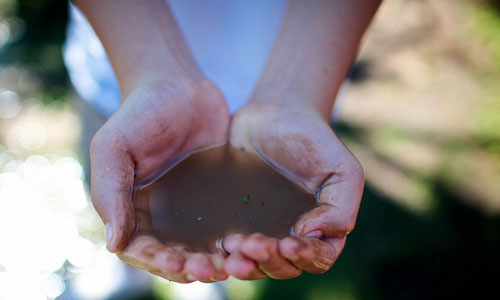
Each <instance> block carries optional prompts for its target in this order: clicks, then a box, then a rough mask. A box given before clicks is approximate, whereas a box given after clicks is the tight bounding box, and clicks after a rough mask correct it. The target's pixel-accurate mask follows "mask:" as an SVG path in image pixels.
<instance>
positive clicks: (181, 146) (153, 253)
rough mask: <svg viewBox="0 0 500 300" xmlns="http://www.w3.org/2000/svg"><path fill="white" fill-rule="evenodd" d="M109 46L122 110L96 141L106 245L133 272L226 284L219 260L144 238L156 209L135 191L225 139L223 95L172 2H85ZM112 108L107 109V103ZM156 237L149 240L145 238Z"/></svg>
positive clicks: (81, 0)
mask: <svg viewBox="0 0 500 300" xmlns="http://www.w3.org/2000/svg"><path fill="white" fill-rule="evenodd" d="M75 4H76V5H77V6H78V7H79V8H80V9H81V10H82V11H83V13H84V14H85V15H86V16H87V18H88V19H89V21H90V23H91V25H92V26H93V28H94V29H95V31H96V33H97V35H98V36H99V38H100V39H101V41H102V43H103V45H104V48H105V49H106V52H107V54H108V57H109V59H110V61H111V64H112V66H113V68H114V71H115V74H116V76H117V79H118V82H119V85H120V89H121V93H122V97H123V101H122V104H121V105H120V107H119V109H118V110H117V111H116V112H115V113H114V114H113V115H112V116H111V118H110V119H109V120H108V121H107V122H106V123H105V124H104V125H103V127H101V129H99V131H98V132H97V133H96V135H95V136H94V138H93V140H92V144H91V149H90V160H91V171H92V174H91V191H92V202H93V203H94V206H95V208H96V210H97V212H98V213H99V215H100V216H101V218H102V220H103V222H104V223H105V225H106V245H107V248H108V249H109V250H110V251H111V252H116V253H117V254H118V256H119V257H120V258H121V259H122V260H123V261H125V262H127V263H129V264H132V265H134V266H137V267H140V268H143V269H146V270H149V271H151V272H153V273H155V274H157V275H160V276H162V277H165V278H167V279H170V280H174V281H178V282H190V281H194V280H201V281H218V280H223V279H225V278H227V275H226V274H225V272H224V271H223V270H222V269H221V267H220V265H221V263H220V262H221V261H222V260H223V257H222V256H221V255H220V254H219V255H215V254H214V255H208V254H199V253H198V254H197V253H189V252H187V251H185V250H184V249H180V248H175V247H166V246H165V245H163V244H161V243H160V242H159V241H158V240H156V239H155V238H154V237H153V236H150V235H148V234H147V233H143V232H138V233H137V234H135V235H134V233H135V231H136V228H137V227H139V228H142V227H143V226H147V224H142V223H141V222H143V221H144V220H145V219H146V218H144V217H142V214H148V213H149V212H148V207H149V205H148V204H147V203H134V202H133V200H132V190H133V184H134V182H136V181H141V180H144V179H146V178H148V177H149V176H151V175H152V174H153V173H154V172H155V171H156V170H158V168H159V167H161V166H162V165H163V164H164V163H165V162H166V161H168V160H169V159H170V158H172V157H173V156H175V155H176V154H178V153H182V152H185V151H190V150H192V149H195V148H199V147H202V146H206V145H209V144H214V143H219V142H221V141H223V140H224V139H225V138H226V135H227V128H228V124H229V114H228V112H227V108H226V104H225V100H224V98H223V96H222V94H221V93H220V91H219V90H218V89H217V88H216V87H215V85H213V84H212V83H211V82H210V81H208V80H207V79H206V78H204V77H203V74H202V73H201V71H200V70H199V68H198V67H197V66H196V64H195V62H194V60H193V57H192V56H191V54H190V52H189V49H188V47H187V45H186V43H185V42H184V40H183V38H182V35H181V33H180V32H179V29H178V28H177V25H176V23H175V21H174V19H173V18H172V15H171V13H170V11H169V9H168V7H167V5H166V4H165V1H164V0H148V1H138V0H106V1H100V0H77V1H75ZM105 100H106V99H103V101H105ZM146 231H147V230H146Z"/></svg>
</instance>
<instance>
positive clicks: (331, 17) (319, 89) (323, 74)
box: [251, 0, 381, 119]
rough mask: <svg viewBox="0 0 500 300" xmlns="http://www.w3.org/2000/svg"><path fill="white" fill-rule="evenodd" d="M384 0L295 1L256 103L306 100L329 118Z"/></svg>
mask: <svg viewBox="0 0 500 300" xmlns="http://www.w3.org/2000/svg"><path fill="white" fill-rule="evenodd" d="M380 1H381V0H332V1H324V0H313V1H301V0H292V1H291V3H290V6H289V9H288V12H287V14H286V17H285V21H284V23H283V25H282V28H281V31H280V33H279V36H278V38H277V41H276V44H275V46H274V49H273V52H272V53H271V56H270V58H269V61H268V63H267V65H266V67H265V69H264V72H263V74H262V76H261V78H260V80H259V82H258V84H257V87H256V88H255V91H254V94H253V95H252V100H251V101H252V102H258V103H270V102H271V103H273V102H277V103H279V104H290V105H306V106H309V107H312V108H313V109H315V110H317V111H318V112H319V113H320V114H321V115H322V116H323V117H324V118H325V119H328V118H329V117H330V115H331V112H332V107H333V103H334V101H335V96H336V93H337V91H338V88H339V87H340V85H341V84H342V82H343V81H344V79H345V76H346V74H347V72H348V70H349V68H350V66H351V64H352V62H353V60H354V57H355V55H356V52H357V49H358V45H359V41H360V39H361V37H362V35H363V33H364V31H365V30H366V28H367V27H368V24H369V23H370V20H371V19H372V17H373V15H374V13H375V11H376V9H377V7H378V5H379V4H380Z"/></svg>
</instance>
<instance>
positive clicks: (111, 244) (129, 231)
mask: <svg viewBox="0 0 500 300" xmlns="http://www.w3.org/2000/svg"><path fill="white" fill-rule="evenodd" d="M122 228H124V229H122ZM134 233H135V222H128V223H127V222H125V223H124V224H123V226H120V227H117V226H114V224H112V223H106V225H105V239H106V248H107V249H108V251H109V252H111V253H119V252H122V251H123V250H124V249H125V247H126V246H127V244H128V242H129V239H130V238H131V237H132V236H133V235H134Z"/></svg>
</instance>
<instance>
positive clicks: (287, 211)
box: [134, 143, 316, 252]
mask: <svg viewBox="0 0 500 300" xmlns="http://www.w3.org/2000/svg"><path fill="white" fill-rule="evenodd" d="M169 168H170V169H169V170H168V171H167V172H166V173H165V174H164V175H162V176H160V177H159V178H158V179H156V180H155V181H154V182H153V183H150V184H149V185H146V186H143V187H140V186H139V187H138V188H136V190H135V194H134V197H135V199H134V200H135V202H136V203H137V204H136V207H140V208H139V210H140V212H138V218H139V219H140V221H139V222H138V223H139V228H138V231H139V232H150V233H152V234H153V235H154V236H156V237H157V238H158V239H159V240H160V241H162V242H163V243H165V244H183V245H186V246H188V247H189V248H191V249H192V250H194V251H201V252H212V251H215V249H216V241H217V240H218V239H220V238H222V237H224V236H226V235H227V234H229V233H234V232H240V233H252V232H261V233H264V234H266V235H269V236H273V237H285V236H287V235H289V234H290V230H291V227H292V225H293V223H294V222H295V221H296V220H297V218H298V217H299V216H300V215H301V214H302V213H304V212H305V211H307V210H309V209H311V208H312V207H313V206H314V205H315V203H316V201H315V195H313V194H311V193H308V192H306V191H304V190H303V189H302V188H301V187H299V186H297V185H296V184H294V183H292V182H291V181H289V180H288V179H286V178H285V177H284V176H282V175H281V174H279V173H278V172H277V171H275V170H274V169H273V168H271V167H269V166H268V165H267V164H266V163H265V162H264V161H262V160H261V159H260V158H259V157H258V156H257V155H256V154H253V153H249V152H244V151H241V150H239V149H236V148H234V147H232V146H230V145H229V144H228V143H227V144H225V145H222V146H217V147H212V148H209V149H207V150H203V151H200V152H195V153H193V154H191V155H189V156H188V157H187V158H184V159H183V160H182V161H180V162H179V163H177V164H176V165H174V166H173V167H169Z"/></svg>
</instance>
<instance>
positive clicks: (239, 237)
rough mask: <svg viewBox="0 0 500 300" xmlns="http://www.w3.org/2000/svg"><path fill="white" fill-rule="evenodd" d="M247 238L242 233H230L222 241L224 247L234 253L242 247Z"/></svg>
mask: <svg viewBox="0 0 500 300" xmlns="http://www.w3.org/2000/svg"><path fill="white" fill-rule="evenodd" d="M244 240H245V236H244V235H243V234H240V233H233V234H230V235H228V236H227V237H225V238H224V240H223V241H222V247H223V248H224V250H225V251H226V252H227V253H233V252H235V251H237V250H238V249H239V248H240V245H241V243H242V242H243V241H244Z"/></svg>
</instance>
